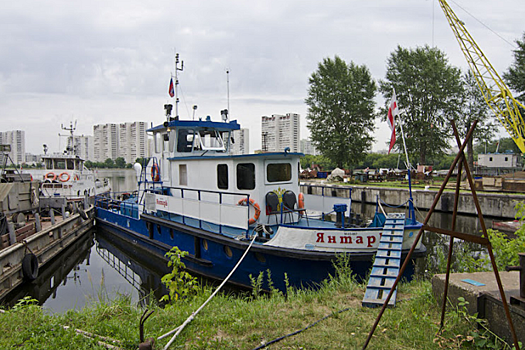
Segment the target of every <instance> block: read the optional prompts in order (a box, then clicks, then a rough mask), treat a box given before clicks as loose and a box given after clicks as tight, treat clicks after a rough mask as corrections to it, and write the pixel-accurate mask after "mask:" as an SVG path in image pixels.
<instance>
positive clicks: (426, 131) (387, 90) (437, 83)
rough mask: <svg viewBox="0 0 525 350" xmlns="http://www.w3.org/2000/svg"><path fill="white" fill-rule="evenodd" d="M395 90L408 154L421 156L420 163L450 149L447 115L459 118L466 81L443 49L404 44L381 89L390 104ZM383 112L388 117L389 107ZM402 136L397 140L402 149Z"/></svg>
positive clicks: (393, 56)
mask: <svg viewBox="0 0 525 350" xmlns="http://www.w3.org/2000/svg"><path fill="white" fill-rule="evenodd" d="M393 89H395V91H396V95H397V104H398V106H399V107H400V109H401V110H404V111H405V113H402V115H400V116H399V117H398V118H396V133H397V135H400V132H401V130H400V124H403V129H404V132H405V136H406V145H407V148H408V153H409V155H411V157H410V158H412V157H418V159H419V163H420V164H425V163H426V161H427V158H428V159H432V158H436V157H439V156H441V155H442V154H444V152H445V151H446V150H447V149H448V148H449V144H448V141H449V139H450V137H451V134H452V133H451V127H450V125H449V123H448V120H447V118H450V119H452V118H454V119H455V118H456V117H457V115H458V112H459V109H460V105H461V97H462V92H463V88H462V84H461V74H460V70H459V69H458V68H455V67H452V66H451V65H449V64H448V60H447V58H446V56H445V54H444V53H443V52H441V51H440V50H438V49H437V48H430V47H428V46H424V47H419V48H416V49H415V50H412V49H404V48H402V47H400V46H398V47H397V49H396V51H394V52H392V53H391V55H390V57H389V58H388V60H387V72H386V77H385V81H381V82H380V91H381V92H382V94H383V97H385V99H386V106H388V105H389V104H390V100H391V97H392V90H393ZM382 113H383V115H384V118H385V119H386V115H387V109H386V108H385V109H383V110H382ZM400 139H401V137H398V140H397V141H396V145H397V147H399V148H401V147H402V146H401V144H402V142H400Z"/></svg>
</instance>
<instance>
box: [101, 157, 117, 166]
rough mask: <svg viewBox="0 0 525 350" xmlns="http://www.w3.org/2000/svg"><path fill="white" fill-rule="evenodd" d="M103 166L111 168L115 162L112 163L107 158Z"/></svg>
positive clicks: (111, 160)
mask: <svg viewBox="0 0 525 350" xmlns="http://www.w3.org/2000/svg"><path fill="white" fill-rule="evenodd" d="M104 165H105V167H106V168H113V167H114V166H115V162H114V161H113V159H111V158H108V159H106V160H105V161H104Z"/></svg>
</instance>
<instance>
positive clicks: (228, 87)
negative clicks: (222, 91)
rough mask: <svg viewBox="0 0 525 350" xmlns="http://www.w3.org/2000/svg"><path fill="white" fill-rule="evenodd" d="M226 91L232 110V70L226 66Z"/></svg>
mask: <svg viewBox="0 0 525 350" xmlns="http://www.w3.org/2000/svg"><path fill="white" fill-rule="evenodd" d="M226 93H227V100H228V105H227V107H228V111H229V110H230V70H229V69H228V68H226Z"/></svg>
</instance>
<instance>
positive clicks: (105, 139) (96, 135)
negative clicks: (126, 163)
mask: <svg viewBox="0 0 525 350" xmlns="http://www.w3.org/2000/svg"><path fill="white" fill-rule="evenodd" d="M93 140H94V141H93V143H94V155H95V162H104V161H106V159H108V158H110V159H113V160H115V159H117V157H118V156H117V154H118V141H119V138H118V127H117V124H98V125H95V126H93Z"/></svg>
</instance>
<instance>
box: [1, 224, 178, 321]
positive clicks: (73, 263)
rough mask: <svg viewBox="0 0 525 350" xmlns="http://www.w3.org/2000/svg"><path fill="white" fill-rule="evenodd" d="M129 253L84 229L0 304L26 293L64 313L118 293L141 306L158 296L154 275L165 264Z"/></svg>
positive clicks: (158, 285) (164, 269)
mask: <svg viewBox="0 0 525 350" xmlns="http://www.w3.org/2000/svg"><path fill="white" fill-rule="evenodd" d="M93 245H95V249H93ZM134 254H136V252H134V251H133V249H132V247H125V246H123V245H122V244H121V242H119V241H118V240H112V239H109V238H108V237H107V236H106V235H105V234H104V233H103V232H98V231H95V230H94V231H90V232H88V233H86V234H85V235H84V236H82V237H81V238H79V240H78V241H77V242H75V243H74V244H73V245H72V246H70V247H68V248H67V249H66V250H64V251H63V252H62V253H61V254H59V255H58V256H57V257H56V258H55V259H53V260H52V261H51V262H49V263H48V264H46V265H45V266H44V267H43V268H41V269H40V270H39V276H38V277H37V279H36V280H35V281H33V282H26V283H24V284H23V285H22V286H21V287H19V288H17V289H15V290H14V291H13V292H11V293H10V294H9V295H7V296H6V298H4V299H3V300H2V301H1V303H0V304H1V305H5V306H7V307H10V306H13V305H15V304H16V302H17V301H18V300H19V299H21V298H23V297H26V296H29V297H31V298H32V299H36V300H37V301H38V303H39V304H40V305H42V306H43V307H44V309H46V310H49V311H51V312H64V311H66V310H69V309H81V308H83V307H84V306H86V305H89V303H90V302H92V301H108V300H113V299H115V298H117V297H119V295H124V296H126V297H128V298H130V299H131V301H132V302H133V303H137V304H139V305H147V304H148V301H149V298H150V296H153V297H154V298H156V299H157V300H158V299H160V297H161V296H162V295H163V294H164V293H166V290H165V287H164V286H163V285H162V283H161V280H160V279H161V277H162V276H163V275H164V274H166V273H167V272H168V271H167V268H168V267H167V264H166V261H165V260H163V259H158V258H156V257H151V256H146V255H144V253H142V254H141V255H134Z"/></svg>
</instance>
